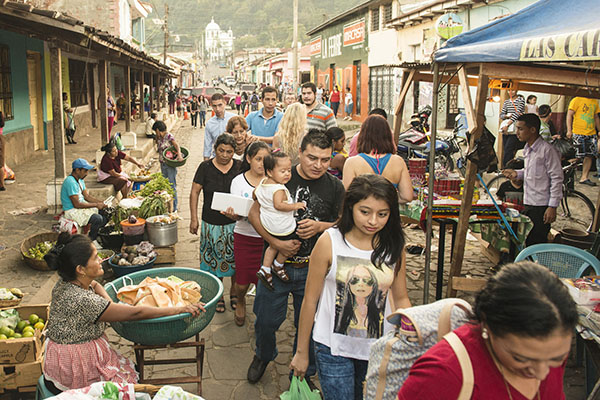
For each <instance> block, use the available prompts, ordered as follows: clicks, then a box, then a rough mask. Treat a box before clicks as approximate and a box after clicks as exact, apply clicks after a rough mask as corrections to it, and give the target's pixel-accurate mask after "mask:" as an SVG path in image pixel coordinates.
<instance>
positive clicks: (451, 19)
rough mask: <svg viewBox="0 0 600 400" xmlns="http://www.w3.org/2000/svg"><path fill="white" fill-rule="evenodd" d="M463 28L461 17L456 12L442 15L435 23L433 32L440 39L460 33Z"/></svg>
mask: <svg viewBox="0 0 600 400" xmlns="http://www.w3.org/2000/svg"><path fill="white" fill-rule="evenodd" d="M463 28H464V24H463V21H462V19H461V18H460V16H458V14H454V13H448V14H444V15H442V16H441V17H439V18H438V20H437V22H436V23H435V32H436V33H437V34H438V36H439V37H441V38H442V39H450V38H452V37H454V36H456V35H460V34H461V33H462V31H463Z"/></svg>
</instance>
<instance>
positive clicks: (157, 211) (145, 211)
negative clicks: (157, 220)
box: [139, 190, 171, 219]
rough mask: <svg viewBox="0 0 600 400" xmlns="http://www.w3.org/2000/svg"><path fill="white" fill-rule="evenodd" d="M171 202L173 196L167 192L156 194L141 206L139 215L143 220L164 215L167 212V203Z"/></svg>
mask: <svg viewBox="0 0 600 400" xmlns="http://www.w3.org/2000/svg"><path fill="white" fill-rule="evenodd" d="M170 200H171V195H169V194H168V193H167V191H165V190H163V191H159V192H154V193H152V194H151V195H149V196H148V197H146V198H145V199H144V201H143V203H142V205H141V206H140V210H139V215H140V217H141V218H144V219H146V218H148V217H153V216H155V215H162V214H165V213H166V212H167V203H168V202H169V201H170Z"/></svg>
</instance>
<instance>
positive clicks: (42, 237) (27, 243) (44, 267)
mask: <svg viewBox="0 0 600 400" xmlns="http://www.w3.org/2000/svg"><path fill="white" fill-rule="evenodd" d="M57 239H58V233H57V232H44V233H38V234H35V235H33V236H29V237H28V238H27V239H25V240H23V243H21V255H22V256H23V259H24V260H25V262H26V263H27V265H29V266H30V267H31V268H33V269H37V270H38V271H50V267H48V264H46V261H44V260H36V259H35V258H31V257H29V256H28V255H27V250H29V249H30V248H32V247H34V246H35V245H36V244H38V243H40V242H46V241H48V242H56V240H57Z"/></svg>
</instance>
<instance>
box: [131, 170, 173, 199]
mask: <svg viewBox="0 0 600 400" xmlns="http://www.w3.org/2000/svg"><path fill="white" fill-rule="evenodd" d="M150 178H151V179H150V181H149V182H148V183H147V184H146V186H144V187H143V188H142V190H140V192H139V195H140V196H142V197H148V196H150V195H152V194H154V193H155V192H161V191H166V192H167V193H168V194H170V195H171V196H173V195H175V191H174V190H173V187H172V186H171V182H169V180H168V179H167V178H165V177H164V176H163V175H162V174H161V173H160V172H157V173H155V174H152V175H150Z"/></svg>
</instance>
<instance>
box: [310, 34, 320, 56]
mask: <svg viewBox="0 0 600 400" xmlns="http://www.w3.org/2000/svg"><path fill="white" fill-rule="evenodd" d="M310 55H311V57H312V56H319V55H321V35H319V36H317V37H316V38H314V39H313V40H311V41H310Z"/></svg>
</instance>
